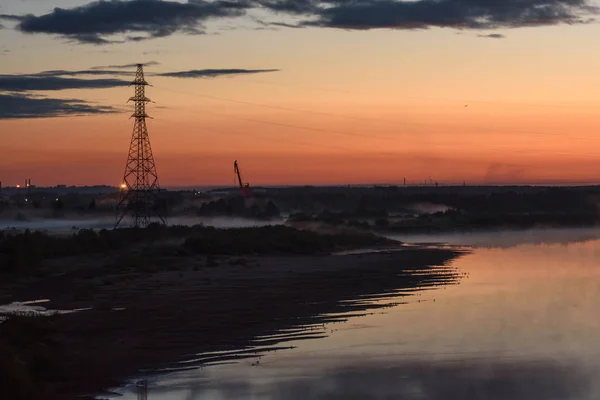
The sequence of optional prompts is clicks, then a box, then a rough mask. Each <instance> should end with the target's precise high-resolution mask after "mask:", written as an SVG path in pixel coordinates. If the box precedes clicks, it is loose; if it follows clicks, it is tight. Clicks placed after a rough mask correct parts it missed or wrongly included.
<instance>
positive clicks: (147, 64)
mask: <svg viewBox="0 0 600 400" xmlns="http://www.w3.org/2000/svg"><path fill="white" fill-rule="evenodd" d="M139 64H142V65H143V66H145V67H150V66H156V65H160V63H159V62H158V61H148V62H144V63H132V64H116V65H104V66H98V67H92V68H90V69H93V70H97V69H132V68H136V67H137V66H138V65H139Z"/></svg>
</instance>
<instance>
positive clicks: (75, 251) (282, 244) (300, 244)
mask: <svg viewBox="0 0 600 400" xmlns="http://www.w3.org/2000/svg"><path fill="white" fill-rule="evenodd" d="M172 238H185V241H184V244H183V246H182V249H183V250H185V251H184V252H181V253H178V252H177V251H173V252H170V253H169V254H165V255H175V254H185V253H187V252H193V253H197V254H266V253H289V254H315V253H321V252H329V251H334V250H337V249H343V248H348V247H353V246H363V245H364V246H369V245H377V244H384V243H389V242H390V241H389V240H387V239H384V238H381V237H378V236H374V235H371V234H361V235H357V234H336V235H330V234H318V233H315V232H311V231H301V230H297V229H294V228H290V227H286V226H283V225H276V226H266V227H251V228H231V229H217V228H213V227H206V226H201V225H198V226H193V227H189V226H169V227H165V226H163V225H159V224H151V225H149V226H148V227H147V228H143V229H135V228H130V229H117V230H101V231H94V230H80V231H78V232H76V233H73V234H72V235H70V236H56V235H49V234H46V233H43V232H31V231H25V232H24V233H19V234H14V233H5V232H0V272H5V273H10V272H18V273H27V272H28V271H31V272H34V271H35V268H36V267H38V266H40V265H41V264H42V262H43V261H44V260H48V259H56V258H61V257H68V256H83V255H92V254H102V253H108V252H113V251H118V252H120V253H122V252H128V251H130V249H132V248H135V247H136V246H135V245H136V244H144V245H147V246H148V249H153V248H156V245H158V244H161V243H163V242H164V241H166V240H167V239H172ZM137 247H139V246H137ZM152 254H155V255H157V254H158V253H157V252H154V253H152Z"/></svg>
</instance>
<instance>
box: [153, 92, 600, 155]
mask: <svg viewBox="0 0 600 400" xmlns="http://www.w3.org/2000/svg"><path fill="white" fill-rule="evenodd" d="M157 89H161V90H167V91H171V92H175V93H181V94H186V95H190V96H197V97H201V98H206V99H211V100H218V101H226V102H232V103H238V104H245V105H251V106H255V107H264V108H270V109H278V110H283V111H292V112H299V113H308V114H318V115H323V116H331V117H337V118H348V119H354V120H364V121H373V122H378V123H382V122H383V123H386V124H390V125H394V126H395V127H402V126H412V127H418V128H436V125H433V124H426V123H423V122H406V121H403V122H388V121H384V120H381V119H374V118H366V117H352V116H347V115H342V114H333V113H325V112H319V111H311V110H303V109H296V108H289V107H279V106H271V105H267V104H260V103H253V102H250V101H243V100H237V99H228V98H224V97H217V96H211V95H203V94H199V93H190V92H184V91H180V90H173V89H167V88H158V87H157ZM232 118H238V119H241V117H234V116H232ZM248 120H249V119H248ZM253 122H263V123H267V124H277V123H272V122H269V121H259V120H253ZM295 127H296V128H300V127H299V126H295ZM437 128H438V129H465V128H464V127H461V126H451V125H438V126H437ZM307 129H310V130H315V129H316V130H317V131H323V130H322V129H319V128H314V129H313V128H307ZM471 130H473V131H475V132H477V131H479V132H496V133H504V134H506V133H507V132H509V131H507V130H506V129H502V128H490V127H485V128H482V127H474V128H471ZM329 132H331V133H334V131H331V130H329ZM337 133H338V134H342V135H350V136H368V137H380V138H390V137H389V136H380V135H372V134H369V135H363V134H356V133H348V132H339V131H337ZM510 133H511V134H513V135H521V136H530V135H536V136H555V137H556V136H563V134H561V133H550V132H535V131H528V130H511V131H510ZM425 134H427V133H425ZM421 138H422V139H425V138H424V137H423V133H421ZM569 138H572V139H584V140H587V139H595V138H592V137H588V136H572V135H570V136H569ZM430 144H432V143H430Z"/></svg>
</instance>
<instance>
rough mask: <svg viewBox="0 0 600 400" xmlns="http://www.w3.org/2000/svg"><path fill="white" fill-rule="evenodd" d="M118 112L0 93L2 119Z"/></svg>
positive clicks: (83, 103) (70, 101)
mask: <svg viewBox="0 0 600 400" xmlns="http://www.w3.org/2000/svg"><path fill="white" fill-rule="evenodd" d="M117 112H120V111H119V110H118V109H116V108H114V107H110V106H99V105H92V104H90V103H88V102H86V101H84V100H78V99H53V98H41V97H35V96H29V95H25V94H19V93H7V94H1V93H0V119H25V118H50V117H65V116H78V115H98V114H114V113H117Z"/></svg>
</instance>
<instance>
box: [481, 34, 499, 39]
mask: <svg viewBox="0 0 600 400" xmlns="http://www.w3.org/2000/svg"><path fill="white" fill-rule="evenodd" d="M477 37H480V38H488V39H504V38H505V37H506V36H504V35H503V34H501V33H490V34H489V35H477Z"/></svg>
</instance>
